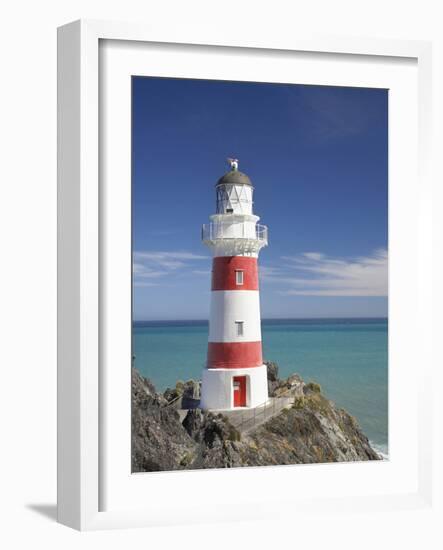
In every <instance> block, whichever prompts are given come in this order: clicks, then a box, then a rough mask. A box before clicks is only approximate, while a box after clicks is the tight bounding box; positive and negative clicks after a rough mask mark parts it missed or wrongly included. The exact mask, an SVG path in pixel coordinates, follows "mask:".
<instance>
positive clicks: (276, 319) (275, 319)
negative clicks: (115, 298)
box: [132, 315, 388, 323]
mask: <svg viewBox="0 0 443 550" xmlns="http://www.w3.org/2000/svg"><path fill="white" fill-rule="evenodd" d="M332 319H335V320H337V319H343V320H349V319H354V320H356V319H383V320H386V321H387V320H388V316H387V315H381V316H380V315H370V316H361V315H358V316H346V317H337V316H325V317H263V318H262V319H261V321H319V320H332ZM168 321H193V322H197V321H205V322H209V319H202V318H200V319H133V320H132V322H133V323H145V322H149V323H153V322H168Z"/></svg>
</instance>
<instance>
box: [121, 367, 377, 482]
mask: <svg viewBox="0 0 443 550" xmlns="http://www.w3.org/2000/svg"><path fill="white" fill-rule="evenodd" d="M267 366H268V379H269V390H270V396H272V397H279V396H282V395H284V396H286V397H287V396H288V395H289V396H291V402H292V403H293V404H292V405H291V406H290V407H288V408H285V409H283V410H282V411H281V412H280V413H279V414H277V415H275V416H273V417H272V418H270V419H269V420H267V421H266V422H265V423H263V424H261V425H259V426H257V427H256V428H254V429H252V430H248V431H247V432H246V433H241V432H240V431H239V430H238V429H237V428H236V427H235V426H234V425H233V424H232V423H231V422H230V420H229V419H228V418H227V417H226V416H224V415H223V414H217V413H213V412H205V411H201V410H200V409H198V408H194V409H190V410H189V411H188V413H187V414H186V416H184V419H183V420H182V421H181V417H180V415H179V413H178V411H177V410H176V408H175V407H174V403H172V404H171V405H169V403H170V402H171V401H172V400H173V399H176V398H177V397H180V396H182V397H183V399H189V400H190V402H191V401H192V400H193V399H194V400H195V396H196V395H199V393H198V392H199V383H198V382H194V381H190V382H187V383H181V384H178V385H177V387H176V389H175V390H167V391H166V392H165V393H164V395H161V394H158V393H157V392H156V391H155V388H154V386H153V385H152V383H151V382H150V381H149V380H147V379H146V378H143V377H142V376H141V375H140V374H139V373H138V371H137V370H136V369H135V368H133V372H132V469H133V471H134V472H149V471H158V470H180V469H200V468H232V467H241V466H267V465H278V464H306V463H315V462H317V463H319V462H343V461H360V460H379V459H380V456H379V455H378V454H377V453H376V452H375V451H374V450H373V449H372V448H371V446H370V444H369V441H368V438H367V437H366V436H365V435H364V434H363V432H362V431H361V429H360V427H359V425H358V423H357V421H356V420H355V418H353V417H352V416H351V415H350V414H349V413H347V412H346V411H345V410H344V409H340V408H338V407H336V406H335V405H334V404H333V403H332V402H331V401H329V400H328V399H327V398H326V397H325V396H324V395H323V394H322V392H321V388H320V386H319V385H318V384H316V383H315V382H310V383H308V384H306V383H305V382H304V381H303V380H302V379H301V378H300V376H298V375H296V374H294V375H292V376H290V377H289V378H287V379H285V380H281V379H279V378H278V367H277V365H276V364H275V363H267ZM176 402H177V401H176Z"/></svg>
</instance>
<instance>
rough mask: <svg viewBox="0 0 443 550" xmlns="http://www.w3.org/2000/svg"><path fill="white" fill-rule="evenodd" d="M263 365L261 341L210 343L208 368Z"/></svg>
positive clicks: (244, 367) (242, 367)
mask: <svg viewBox="0 0 443 550" xmlns="http://www.w3.org/2000/svg"><path fill="white" fill-rule="evenodd" d="M261 365H263V358H262V347H261V342H209V343H208V362H207V367H208V369H246V368H252V367H260V366H261Z"/></svg>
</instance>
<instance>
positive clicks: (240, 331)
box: [235, 321, 245, 336]
mask: <svg viewBox="0 0 443 550" xmlns="http://www.w3.org/2000/svg"><path fill="white" fill-rule="evenodd" d="M244 324H245V323H244V321H235V325H236V327H237V336H243V334H244V331H243V328H244Z"/></svg>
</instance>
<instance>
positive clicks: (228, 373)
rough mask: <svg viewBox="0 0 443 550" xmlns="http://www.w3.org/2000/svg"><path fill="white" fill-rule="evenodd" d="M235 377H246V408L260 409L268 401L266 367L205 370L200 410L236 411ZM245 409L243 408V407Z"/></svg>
mask: <svg viewBox="0 0 443 550" xmlns="http://www.w3.org/2000/svg"><path fill="white" fill-rule="evenodd" d="M234 376H246V406H247V408H254V407H258V406H259V405H263V404H264V403H265V402H266V401H267V400H268V375H267V368H266V365H261V366H260V367H254V368H248V369H204V370H203V375H202V390H201V400H200V408H202V409H205V410H234V409H238V408H240V407H234V389H233V378H234ZM242 408H243V407H242Z"/></svg>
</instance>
